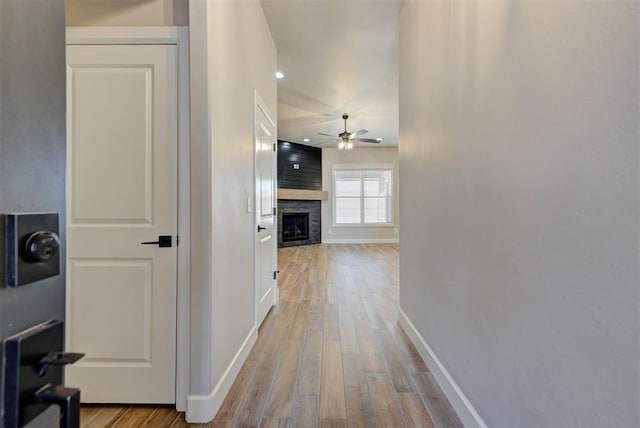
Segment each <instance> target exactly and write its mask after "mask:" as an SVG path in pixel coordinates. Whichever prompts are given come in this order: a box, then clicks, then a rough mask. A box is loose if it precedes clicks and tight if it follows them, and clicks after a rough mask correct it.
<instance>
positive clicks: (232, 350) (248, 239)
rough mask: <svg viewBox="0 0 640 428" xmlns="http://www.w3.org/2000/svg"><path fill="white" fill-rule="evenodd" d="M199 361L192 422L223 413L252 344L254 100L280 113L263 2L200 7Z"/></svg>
mask: <svg viewBox="0 0 640 428" xmlns="http://www.w3.org/2000/svg"><path fill="white" fill-rule="evenodd" d="M189 10H190V43H191V48H192V51H191V79H192V80H191V84H192V90H191V97H192V99H191V101H192V106H191V118H192V129H191V133H192V134H191V155H192V164H191V168H192V174H191V188H192V193H191V198H192V213H191V214H192V217H191V222H192V229H193V231H194V232H195V233H192V252H191V255H192V271H191V275H192V278H191V279H192V283H191V290H192V307H191V310H192V330H191V343H192V359H191V373H192V377H191V395H190V397H189V399H188V405H187V418H188V420H189V421H190V422H199V421H207V420H209V419H210V418H212V417H213V412H215V411H217V409H218V407H219V405H220V404H221V403H222V400H223V399H224V396H225V395H226V393H227V391H228V388H230V387H231V384H232V383H233V380H234V378H235V375H236V373H237V371H238V370H239V368H240V366H241V365H242V363H243V361H244V358H245V357H246V353H247V352H248V351H249V349H250V347H251V345H252V344H253V342H252V340H255V337H256V330H255V327H256V326H255V319H254V302H255V298H254V276H253V266H254V238H255V223H254V222H255V220H254V215H255V214H254V213H247V198H253V196H254V137H253V134H254V133H253V123H254V90H257V91H258V92H259V94H260V95H261V97H262V99H263V100H264V102H265V103H266V105H267V107H268V109H269V110H270V111H271V114H272V118H273V119H274V120H276V119H277V118H276V117H275V114H276V110H277V105H276V102H277V96H276V80H275V70H276V50H275V46H274V44H273V41H272V38H271V33H270V32H269V29H268V27H267V23H266V20H265V18H264V14H263V12H262V7H261V6H260V3H259V1H258V0H244V1H232V2H229V1H204V0H191V1H190V4H189Z"/></svg>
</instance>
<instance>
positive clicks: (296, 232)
mask: <svg viewBox="0 0 640 428" xmlns="http://www.w3.org/2000/svg"><path fill="white" fill-rule="evenodd" d="M307 239H309V213H283V214H282V242H289V241H305V240H307Z"/></svg>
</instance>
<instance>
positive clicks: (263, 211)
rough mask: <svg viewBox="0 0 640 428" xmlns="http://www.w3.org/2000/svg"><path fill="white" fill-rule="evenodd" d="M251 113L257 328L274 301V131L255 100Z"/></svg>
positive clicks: (270, 122) (262, 107)
mask: <svg viewBox="0 0 640 428" xmlns="http://www.w3.org/2000/svg"><path fill="white" fill-rule="evenodd" d="M257 98H259V97H257ZM255 110H256V113H255V121H256V122H255V153H256V160H255V162H256V223H257V226H256V229H257V234H258V235H257V238H256V247H257V248H256V317H257V319H256V323H257V325H260V324H262V321H263V320H264V317H265V316H266V315H267V313H268V312H269V309H271V307H272V306H273V305H275V304H276V299H277V279H276V276H277V275H276V270H277V269H276V265H277V250H278V248H277V241H278V239H277V235H276V233H277V228H276V222H275V201H276V149H275V148H276V127H275V124H274V122H273V121H272V120H271V118H270V116H269V114H268V113H267V112H266V111H265V110H266V108H265V107H264V104H263V103H262V102H260V101H259V100H258V101H257V102H256V108H255Z"/></svg>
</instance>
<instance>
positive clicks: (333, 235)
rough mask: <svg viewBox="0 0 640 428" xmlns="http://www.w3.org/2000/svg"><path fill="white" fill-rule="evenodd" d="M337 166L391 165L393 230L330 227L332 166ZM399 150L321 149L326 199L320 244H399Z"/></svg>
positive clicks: (323, 206)
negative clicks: (392, 172) (392, 174)
mask: <svg viewBox="0 0 640 428" xmlns="http://www.w3.org/2000/svg"><path fill="white" fill-rule="evenodd" d="M336 164H392V165H393V168H394V177H393V190H392V192H393V223H394V224H393V226H392V227H386V226H385V227H342V226H340V227H334V226H333V166H334V165H336ZM399 181H400V180H399V179H398V148H397V147H376V148H357V149H353V150H351V151H349V152H345V151H343V150H339V149H337V148H323V149H322V187H323V190H326V191H327V192H328V193H329V199H328V200H327V201H322V242H324V243H369V242H372V243H373V242H398V233H399V232H398V231H399V224H400V215H399V210H398V207H399V205H400V204H399V202H398V200H399V192H398V189H399V186H398V185H399Z"/></svg>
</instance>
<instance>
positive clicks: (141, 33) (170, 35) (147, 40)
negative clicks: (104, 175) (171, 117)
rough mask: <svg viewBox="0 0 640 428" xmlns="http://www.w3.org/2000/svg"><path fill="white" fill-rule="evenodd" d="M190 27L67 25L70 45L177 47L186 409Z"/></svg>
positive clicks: (180, 340)
mask: <svg viewBox="0 0 640 428" xmlns="http://www.w3.org/2000/svg"><path fill="white" fill-rule="evenodd" d="M188 43H189V30H188V27H67V45H118V44H120V45H125V44H139V45H175V46H176V47H177V50H178V236H179V245H178V278H177V287H178V288H177V296H178V297H177V300H178V301H177V303H176V310H177V319H176V322H177V326H176V328H177V329H176V331H177V337H176V409H177V410H179V411H186V409H187V394H188V392H189V350H190V346H191V345H190V340H189V337H190V335H189V332H190V281H189V278H190V266H191V256H190V245H191V242H190V241H191V239H190V236H191V226H190V212H191V210H190V204H191V199H190V194H191V192H190V188H191V184H190V159H189V156H190V133H189V127H190V118H189V45H188Z"/></svg>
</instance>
